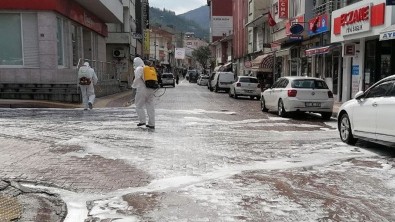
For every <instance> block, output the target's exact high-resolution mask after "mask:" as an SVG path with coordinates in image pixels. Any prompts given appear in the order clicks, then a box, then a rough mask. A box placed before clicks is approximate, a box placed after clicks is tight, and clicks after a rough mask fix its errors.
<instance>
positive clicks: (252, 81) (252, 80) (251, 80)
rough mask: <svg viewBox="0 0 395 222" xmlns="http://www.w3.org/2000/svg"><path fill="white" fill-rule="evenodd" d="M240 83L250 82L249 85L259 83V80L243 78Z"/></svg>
mask: <svg viewBox="0 0 395 222" xmlns="http://www.w3.org/2000/svg"><path fill="white" fill-rule="evenodd" d="M239 82H249V83H258V79H256V78H243V77H241V78H240V79H239Z"/></svg>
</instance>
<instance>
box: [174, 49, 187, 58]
mask: <svg viewBox="0 0 395 222" xmlns="http://www.w3.org/2000/svg"><path fill="white" fill-rule="evenodd" d="M174 52H175V53H174V57H175V59H185V48H175V50H174Z"/></svg>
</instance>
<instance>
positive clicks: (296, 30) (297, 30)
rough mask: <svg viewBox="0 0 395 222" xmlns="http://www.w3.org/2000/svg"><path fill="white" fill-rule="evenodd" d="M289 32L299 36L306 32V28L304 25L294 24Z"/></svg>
mask: <svg viewBox="0 0 395 222" xmlns="http://www.w3.org/2000/svg"><path fill="white" fill-rule="evenodd" d="M289 31H291V33H292V34H294V35H299V34H301V33H302V32H303V31H304V27H303V25H301V24H298V23H296V24H293V25H292V26H291V28H289Z"/></svg>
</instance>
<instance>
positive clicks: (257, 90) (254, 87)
mask: <svg viewBox="0 0 395 222" xmlns="http://www.w3.org/2000/svg"><path fill="white" fill-rule="evenodd" d="M229 96H230V97H233V98H235V99H237V98H238V97H239V96H249V97H250V98H251V99H254V98H257V99H260V98H261V86H260V84H259V83H258V79H257V78H256V77H252V76H238V77H237V79H236V82H234V83H233V84H232V85H231V86H230V89H229Z"/></svg>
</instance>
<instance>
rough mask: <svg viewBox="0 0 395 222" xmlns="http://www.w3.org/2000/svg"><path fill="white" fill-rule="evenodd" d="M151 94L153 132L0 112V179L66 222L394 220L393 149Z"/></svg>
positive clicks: (99, 115)
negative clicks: (34, 195) (49, 198)
mask: <svg viewBox="0 0 395 222" xmlns="http://www.w3.org/2000/svg"><path fill="white" fill-rule="evenodd" d="M156 94H157V96H158V97H157V98H156V99H155V104H156V108H157V109H156V120H157V124H156V129H155V130H147V129H145V128H140V127H137V126H136V124H137V116H136V112H135V109H134V108H133V106H131V107H108V108H96V109H93V110H90V111H83V110H82V109H81V108H77V109H1V110H0V112H1V116H0V125H1V128H0V144H1V147H0V151H1V156H0V169H1V170H0V179H2V180H4V181H14V182H15V181H17V182H19V183H18V184H19V185H21V186H22V187H28V188H29V189H31V190H37V189H40V190H39V191H37V192H38V193H40V192H42V190H43V189H45V190H47V193H53V194H56V195H58V196H59V199H60V200H62V201H63V202H64V203H65V204H66V205H67V217H66V219H65V221H66V222H69V221H72V222H78V221H81V222H82V221H84V220H86V221H109V219H114V218H118V219H119V220H117V221H128V222H130V221H395V211H394V207H393V206H394V202H395V169H394V166H395V161H394V157H395V154H394V151H393V149H391V148H388V147H383V146H379V145H376V144H371V143H368V142H363V141H361V142H359V143H357V146H348V145H346V144H344V143H342V142H341V141H340V139H339V136H338V132H337V130H336V120H335V119H333V120H331V121H324V120H322V119H321V118H320V117H319V115H314V114H303V115H297V116H294V117H293V118H279V117H278V116H276V115H275V114H274V113H262V112H261V111H260V104H259V101H257V100H250V99H248V98H241V99H237V100H236V99H233V98H230V97H229V96H228V94H227V93H224V92H220V93H214V92H210V91H209V90H208V89H207V87H204V86H198V85H196V84H190V83H188V82H185V81H181V83H180V85H177V86H176V87H175V88H172V87H168V88H165V89H160V90H159V91H158V92H157V93H156ZM162 94H163V95H162ZM117 103H119V104H121V103H122V102H120V101H118V102H117ZM114 104H115V103H114ZM31 190H30V192H32V191H31ZM0 191H1V187H0ZM22 193H23V192H22ZM0 194H1V192H0ZM3 195H4V194H3ZM14 196H16V197H17V195H14ZM20 199H22V197H21V198H20ZM0 200H1V199H0ZM20 202H21V203H22V204H24V209H29V205H28V204H25V203H23V201H22V200H20ZM53 205H54V204H48V203H47V205H41V208H40V209H41V211H37V214H40V215H41V217H40V218H41V219H40V220H39V221H40V222H42V221H56V220H55V219H54V218H55V216H54V215H56V213H54V211H56V208H54V207H53ZM59 205H60V204H59V203H58V204H57V206H58V207H59ZM46 206H47V207H46ZM45 210H47V211H45ZM25 211H26V210H25ZM0 212H1V202H0ZM43 212H44V213H43ZM31 214H32V212H30V215H29V218H33V217H32V216H31ZM43 214H45V215H46V217H43V216H42V215H43ZM24 215H25V214H22V217H21V218H20V219H19V220H20V221H28V220H24V219H25V218H26V217H27V216H25V218H24ZM58 215H59V214H58ZM29 221H34V220H33V219H29ZM37 221H38V220H37Z"/></svg>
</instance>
